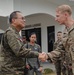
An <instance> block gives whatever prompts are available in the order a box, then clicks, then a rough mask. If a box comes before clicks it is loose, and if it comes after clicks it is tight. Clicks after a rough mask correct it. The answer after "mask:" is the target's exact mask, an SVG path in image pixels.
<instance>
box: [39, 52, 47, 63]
mask: <svg viewBox="0 0 74 75" xmlns="http://www.w3.org/2000/svg"><path fill="white" fill-rule="evenodd" d="M38 58H39V59H40V60H41V61H42V62H45V61H46V60H47V59H48V55H47V54H46V53H45V52H42V53H39V57H38Z"/></svg>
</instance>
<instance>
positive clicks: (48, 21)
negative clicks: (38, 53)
mask: <svg viewBox="0 0 74 75" xmlns="http://www.w3.org/2000/svg"><path fill="white" fill-rule="evenodd" d="M36 23H41V37H42V39H41V41H42V42H41V43H42V51H44V52H47V48H48V45H47V42H48V41H47V26H52V25H54V26H55V31H56V32H57V31H58V30H61V31H62V30H63V26H62V27H61V26H60V25H58V23H56V22H55V19H54V17H52V16H50V15H48V14H36V15H33V16H32V15H31V16H28V17H26V25H30V24H36ZM55 34H56V33H55Z"/></svg>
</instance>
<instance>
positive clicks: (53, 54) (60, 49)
mask: <svg viewBox="0 0 74 75" xmlns="http://www.w3.org/2000/svg"><path fill="white" fill-rule="evenodd" d="M63 52H65V49H64V46H63V43H62V42H61V43H60V44H59V45H58V46H57V48H56V49H55V50H53V51H51V52H49V53H47V55H48V59H53V58H58V57H60V56H61V54H62V53H63Z"/></svg>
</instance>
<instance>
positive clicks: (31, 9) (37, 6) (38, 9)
mask: <svg viewBox="0 0 74 75" xmlns="http://www.w3.org/2000/svg"><path fill="white" fill-rule="evenodd" d="M55 8H56V5H54V4H52V3H50V2H49V1H46V0H18V1H17V0H14V10H21V11H22V12H23V13H24V15H25V16H27V15H30V14H34V13H48V14H50V15H53V16H54V15H55Z"/></svg>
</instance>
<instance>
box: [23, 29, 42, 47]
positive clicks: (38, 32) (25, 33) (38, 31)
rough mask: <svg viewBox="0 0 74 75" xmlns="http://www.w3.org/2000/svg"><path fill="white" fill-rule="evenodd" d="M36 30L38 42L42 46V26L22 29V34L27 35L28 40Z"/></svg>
mask: <svg viewBox="0 0 74 75" xmlns="http://www.w3.org/2000/svg"><path fill="white" fill-rule="evenodd" d="M32 32H35V33H36V35H37V42H36V43H37V44H39V45H40V46H41V28H33V29H27V30H22V36H24V35H25V36H26V38H27V41H29V35H30V34H31V33H32Z"/></svg>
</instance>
